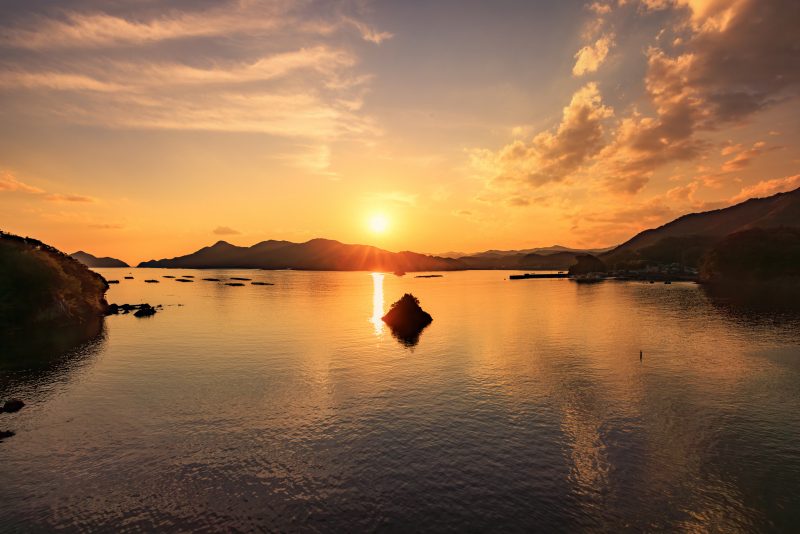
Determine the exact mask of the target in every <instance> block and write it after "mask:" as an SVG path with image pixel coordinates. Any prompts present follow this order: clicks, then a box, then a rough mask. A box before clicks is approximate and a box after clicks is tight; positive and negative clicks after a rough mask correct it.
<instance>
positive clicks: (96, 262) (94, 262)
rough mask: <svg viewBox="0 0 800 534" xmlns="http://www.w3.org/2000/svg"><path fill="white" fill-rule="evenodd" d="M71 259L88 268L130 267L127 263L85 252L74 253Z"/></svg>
mask: <svg viewBox="0 0 800 534" xmlns="http://www.w3.org/2000/svg"><path fill="white" fill-rule="evenodd" d="M70 257H72V258H75V259H76V260H78V261H79V262H81V263H82V264H84V265H85V266H87V267H130V265H128V264H127V263H125V262H124V261H122V260H118V259H117V258H112V257H109V256H104V257H97V256H95V255H93V254H89V253H88V252H84V251H83V250H79V251H77V252H73V253H72V254H70Z"/></svg>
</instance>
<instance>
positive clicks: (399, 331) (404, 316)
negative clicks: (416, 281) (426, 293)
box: [381, 293, 433, 346]
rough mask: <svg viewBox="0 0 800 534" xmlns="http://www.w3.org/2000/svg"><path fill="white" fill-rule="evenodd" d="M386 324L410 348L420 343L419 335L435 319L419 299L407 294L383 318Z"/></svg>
mask: <svg viewBox="0 0 800 534" xmlns="http://www.w3.org/2000/svg"><path fill="white" fill-rule="evenodd" d="M381 319H382V320H383V322H384V323H386V324H387V325H389V328H391V329H392V334H394V336H395V337H396V338H398V339H399V340H400V341H401V342H403V343H404V344H406V345H408V346H414V345H416V344H417V343H418V342H419V335H420V333H421V332H422V330H423V329H424V328H425V327H426V326H428V325H429V324H430V323H431V321H433V317H431V315H430V314H429V313H428V312H426V311H425V310H423V309H422V308H421V307H420V305H419V300H418V299H417V297H415V296H414V295H412V294H411V293H406V294H405V295H403V296H402V297H401V298H400V300H398V301H397V302H395V303H394V304H392V307H391V308H390V309H389V311H388V312H387V313H386V315H384V316H383V317H382V318H381Z"/></svg>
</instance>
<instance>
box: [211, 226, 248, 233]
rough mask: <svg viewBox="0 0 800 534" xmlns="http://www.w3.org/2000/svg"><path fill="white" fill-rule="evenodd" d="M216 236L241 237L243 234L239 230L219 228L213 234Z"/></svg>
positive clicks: (228, 227) (226, 227) (227, 227)
mask: <svg viewBox="0 0 800 534" xmlns="http://www.w3.org/2000/svg"><path fill="white" fill-rule="evenodd" d="M211 233H212V234H214V235H240V234H241V232H240V231H239V230H235V229H233V228H231V227H230V226H217V227H216V228H214V230H213V231H212V232H211Z"/></svg>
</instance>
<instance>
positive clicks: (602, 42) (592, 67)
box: [572, 35, 614, 76]
mask: <svg viewBox="0 0 800 534" xmlns="http://www.w3.org/2000/svg"><path fill="white" fill-rule="evenodd" d="M613 45H614V38H613V36H611V35H604V36H603V37H600V38H599V39H598V40H597V41H595V43H594V44H588V45H586V46H584V47H583V48H581V49H580V50H578V52H577V53H576V54H575V66H574V67H572V74H573V75H574V76H583V75H584V74H586V73H589V72H596V71H597V69H598V68H600V65H602V63H603V61H605V59H606V56H607V55H608V51H609V50H610V49H611V47H612V46H613Z"/></svg>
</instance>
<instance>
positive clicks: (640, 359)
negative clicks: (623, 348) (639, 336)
mask: <svg viewBox="0 0 800 534" xmlns="http://www.w3.org/2000/svg"><path fill="white" fill-rule="evenodd" d="M639 361H642V351H639Z"/></svg>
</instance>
